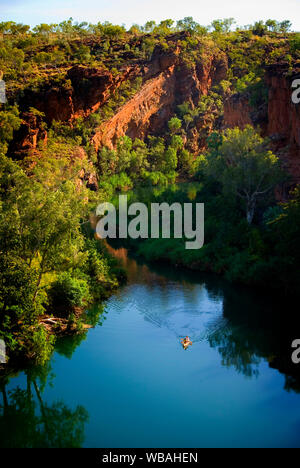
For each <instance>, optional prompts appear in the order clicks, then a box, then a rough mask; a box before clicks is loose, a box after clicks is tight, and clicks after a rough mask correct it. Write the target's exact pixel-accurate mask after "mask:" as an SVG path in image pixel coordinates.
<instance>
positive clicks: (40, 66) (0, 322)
mask: <svg viewBox="0 0 300 468" xmlns="http://www.w3.org/2000/svg"><path fill="white" fill-rule="evenodd" d="M233 25H234V20H233V19H231V18H229V19H226V20H217V21H214V22H213V23H212V24H211V25H210V26H209V27H204V26H201V25H199V24H197V23H196V22H195V21H194V20H193V19H192V18H184V19H183V20H181V21H178V22H177V24H175V23H174V22H173V21H172V20H165V21H162V22H161V23H160V24H158V25H157V24H156V23H155V22H154V21H149V22H147V23H146V24H145V25H144V26H143V27H140V26H138V25H134V26H132V27H131V29H130V30H129V31H126V30H125V29H124V27H121V26H115V25H112V24H110V23H107V22H106V23H98V24H96V25H92V24H87V23H81V24H77V23H74V22H73V21H72V19H70V20H68V21H65V22H63V23H61V24H59V25H55V24H51V25H47V24H41V25H38V26H36V27H35V28H33V29H32V30H31V29H30V27H29V26H26V25H21V24H15V23H14V22H5V23H0V69H1V70H2V72H3V73H4V78H5V81H6V90H7V98H8V102H7V103H6V104H3V105H1V107H0V338H1V337H2V338H4V339H5V342H6V344H7V347H8V354H9V356H10V358H11V359H15V358H16V357H17V358H19V359H20V358H21V357H22V358H29V359H32V360H35V361H37V362H44V361H45V360H47V358H48V357H49V354H50V352H51V350H52V346H53V341H54V338H53V333H54V334H59V333H61V332H63V331H64V332H70V333H71V332H74V331H80V330H83V329H84V322H86V317H85V316H84V315H82V313H81V312H82V310H84V309H86V308H87V306H88V304H90V303H91V302H92V301H95V300H101V299H103V298H105V297H107V295H108V294H109V293H110V292H111V291H112V290H113V289H114V288H115V287H117V286H118V284H119V283H120V281H122V280H123V279H124V277H123V272H122V271H120V270H119V269H118V268H117V266H116V264H115V262H114V261H113V260H112V259H111V258H110V257H109V256H108V255H107V253H106V251H105V249H104V247H103V246H102V245H101V244H100V243H99V242H97V241H96V240H95V239H94V237H93V232H92V230H91V229H90V228H89V224H90V216H91V213H92V211H93V209H94V208H95V206H96V204H97V203H99V202H101V201H104V200H105V201H107V200H108V199H112V198H113V197H114V195H115V194H116V193H118V192H120V191H130V190H131V189H135V191H136V193H138V195H136V196H139V197H140V198H139V201H147V202H150V201H153V200H156V201H167V202H173V201H182V202H184V201H193V202H194V203H195V202H197V201H200V202H205V204H206V224H205V231H206V233H205V236H206V240H205V246H204V247H203V249H201V250H199V251H189V252H187V251H185V250H184V244H183V242H184V240H178V239H171V240H165V239H159V240H156V241H154V240H147V241H141V242H139V243H138V244H137V243H136V242H135V247H136V248H137V249H138V251H139V253H140V254H142V255H144V256H145V257H146V258H147V259H149V260H155V259H165V260H168V261H171V262H173V263H174V264H177V265H178V264H180V265H184V266H188V267H192V268H197V269H200V270H204V271H207V270H208V271H214V272H218V273H224V274H225V275H226V277H227V278H228V279H230V280H232V281H240V282H243V283H247V284H251V285H257V286H259V285H260V286H261V285H263V286H265V285H268V286H273V287H276V288H281V289H282V291H284V292H286V293H292V294H295V293H296V292H298V291H299V280H300V278H299V261H300V257H299V256H300V251H299V246H298V242H297V240H298V239H299V238H300V236H299V234H300V233H299V226H300V223H299V221H300V219H299V217H300V195H299V194H300V192H299V189H296V190H295V191H294V192H293V194H292V196H291V199H290V201H289V202H288V203H286V204H284V205H280V204H278V203H277V202H276V200H275V197H274V188H275V187H276V186H278V184H280V183H282V182H283V181H285V180H286V175H285V174H284V172H283V171H282V169H281V168H280V163H279V160H278V158H277V157H276V156H275V154H273V153H272V151H271V150H270V147H269V141H268V140H266V139H263V138H262V137H261V136H260V135H259V133H258V132H257V131H256V130H254V129H253V128H252V127H247V128H246V129H244V130H240V129H238V128H236V129H233V130H227V131H222V129H221V127H222V125H221V123H222V116H223V106H224V100H225V98H226V97H227V96H228V95H230V94H232V93H247V96H248V97H249V102H250V104H251V106H252V107H253V108H256V107H259V106H263V105H266V101H267V91H266V87H265V85H264V81H263V74H264V69H263V66H262V65H263V64H264V65H265V64H269V65H272V64H276V63H278V62H281V63H284V64H285V66H286V67H287V69H288V70H290V71H291V72H292V70H293V67H294V66H295V64H296V63H299V59H300V36H299V34H295V33H289V29H290V27H291V25H290V23H289V21H283V22H281V23H278V22H276V21H273V20H269V21H267V22H266V23H263V22H257V23H256V24H254V25H250V26H247V27H244V28H236V30H233ZM182 33H183V34H182ZM156 47H159V48H160V50H162V51H165V52H172V51H174V50H175V48H178V47H179V50H180V52H179V53H180V58H181V60H182V61H183V63H185V65H186V67H193V66H194V65H195V63H196V62H197V61H199V59H200V58H201V60H203V61H205V59H206V56H207V53H208V51H209V53H212V52H214V53H216V54H220V55H221V54H224V53H226V54H227V56H228V58H229V70H228V74H227V78H226V80H222V81H221V82H220V83H218V84H217V85H215V86H214V87H213V88H212V89H211V90H210V92H209V93H208V94H207V95H203V96H202V97H200V99H199V101H198V102H197V103H196V104H195V103H191V102H182V103H181V104H179V105H178V106H177V108H176V110H175V112H174V115H173V116H172V117H171V118H170V119H169V120H168V122H166V125H165V131H164V132H163V134H160V135H149V136H148V137H147V138H146V139H145V140H144V141H142V140H140V139H134V140H132V139H130V138H129V137H128V136H125V137H123V138H121V139H120V140H119V141H118V142H117V143H116V145H115V148H114V149H111V148H108V147H101V148H100V149H99V151H98V152H96V150H95V148H94V146H93V145H92V143H91V138H92V136H93V133H94V131H95V129H96V128H97V127H98V126H99V125H100V124H101V123H102V122H103V121H105V120H107V119H108V118H110V117H111V116H112V115H114V113H115V111H116V110H117V109H118V108H119V107H120V106H121V105H122V104H124V103H125V102H126V101H127V100H128V99H130V97H131V96H133V95H134V94H135V93H136V92H137V91H138V90H139V89H140V88H141V86H142V79H141V77H139V76H138V77H135V78H134V79H128V80H125V81H124V82H123V83H122V84H121V85H120V86H119V87H118V89H117V90H116V91H115V93H114V94H113V95H111V96H110V98H109V99H108V100H107V101H106V102H105V104H104V105H103V106H101V107H100V108H99V109H98V110H97V111H96V112H94V113H92V114H90V115H89V116H88V117H87V118H85V119H84V118H82V117H81V118H78V119H77V120H75V121H74V122H73V123H72V125H70V124H69V123H63V122H56V121H52V122H49V121H47V119H46V118H45V115H44V114H43V113H42V112H40V111H38V110H37V109H35V108H33V107H29V108H23V107H24V104H23V102H24V101H23V97H24V96H26V93H27V92H28V91H30V92H37V91H38V90H39V89H44V88H45V87H47V86H49V85H51V86H56V87H58V88H60V89H68V88H69V87H70V86H71V84H70V81H69V80H68V78H67V71H68V70H69V69H70V68H71V67H72V66H73V65H76V64H83V65H85V66H89V67H96V68H100V69H102V70H108V71H109V72H111V73H112V74H113V75H115V76H116V75H117V74H118V73H119V70H120V69H121V68H122V66H123V65H124V64H127V65H128V64H132V63H141V62H142V63H144V62H146V61H148V60H150V59H151V56H152V54H153V51H154V50H155V48H156ZM1 75H2V73H1ZM0 78H1V77H0ZM24 111H27V112H28V111H29V112H30V113H31V115H33V116H34V117H35V118H36V119H37V121H38V122H39V128H40V129H42V130H44V131H47V144H45V142H40V143H39V144H38V146H37V148H35V150H34V151H28V154H26V156H25V157H23V158H22V159H21V160H17V159H18V158H16V155H15V154H14V151H13V150H12V149H11V148H13V147H12V146H11V143H12V142H13V141H14V136H15V134H16V131H17V130H18V129H19V128H20V127H21V125H22V122H23V120H22V119H23V117H22V112H24ZM196 127H197V128H198V130H199V128H200V132H201V137H202V140H203V141H204V144H203V148H201V151H196V152H195V151H194V150H193V148H192V147H191V145H190V141H189V135H190V132H191V130H193V129H194V128H196ZM82 155H84V156H82ZM82 171H83V173H84V174H89V173H90V172H93V171H94V172H95V173H96V175H97V179H98V184H97V192H95V191H92V190H90V189H89V188H88V187H87V180H86V178H85V177H82V176H80V174H81V173H82ZM178 181H179V182H183V184H181V185H177V184H176V182H178ZM141 186H143V187H144V192H143V193H141V192H139V187H141ZM145 187H146V190H145ZM132 196H133V197H134V195H132ZM51 317H52V319H51ZM53 317H54V318H59V319H60V320H54V318H53ZM49 318H50V321H49ZM47 320H48V322H47ZM51 320H52V322H51ZM47 323H48V324H49V323H52V325H53V324H54V325H53V326H51V331H50V332H49V327H47V326H45V324H47Z"/></svg>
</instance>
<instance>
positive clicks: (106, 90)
mask: <svg viewBox="0 0 300 468" xmlns="http://www.w3.org/2000/svg"><path fill="white" fill-rule="evenodd" d="M227 69H228V64H227V57H226V55H225V54H223V53H220V52H219V53H218V54H215V55H214V54H213V53H211V54H207V56H206V57H205V60H203V59H201V60H200V59H199V61H196V63H195V64H193V65H192V66H191V65H190V64H187V63H186V62H185V61H184V60H183V58H182V56H181V54H180V49H179V48H178V47H174V48H173V51H172V52H170V51H168V52H164V50H163V49H162V48H161V47H159V46H157V47H156V49H155V50H154V53H153V55H152V58H151V60H150V61H144V62H140V63H134V64H131V65H128V66H123V67H121V68H120V69H119V71H118V73H111V72H109V71H107V70H106V69H98V68H88V67H84V66H77V65H76V66H74V67H72V68H70V69H69V70H68V72H67V76H66V78H67V80H66V81H65V83H64V84H63V85H61V86H60V85H58V84H52V85H47V86H45V87H44V88H43V89H41V90H39V91H38V92H36V91H28V92H27V93H25V94H24V96H23V97H22V99H21V100H20V108H21V110H23V115H22V117H23V124H22V126H21V128H20V130H19V131H17V132H16V133H15V136H14V140H13V142H12V145H11V150H12V151H13V152H14V153H15V154H16V155H17V157H20V158H21V157H22V154H25V152H26V151H28V149H35V148H36V146H37V143H38V141H43V142H44V143H45V144H46V143H47V132H46V131H45V130H44V129H43V127H42V125H41V121H40V119H39V118H38V117H37V116H34V115H32V114H31V113H30V112H28V109H29V107H34V108H36V109H38V110H39V111H40V112H43V113H44V114H45V120H46V122H47V123H48V124H51V122H52V121H53V120H56V121H62V122H68V123H69V124H70V125H72V122H73V121H74V119H77V118H78V117H83V118H85V117H87V116H88V115H89V114H91V113H93V112H95V111H97V109H99V108H100V107H101V106H103V105H104V104H105V103H106V102H107V101H108V100H109V98H110V97H111V96H112V95H113V94H114V92H115V90H116V89H117V88H118V87H119V86H120V85H121V84H122V83H123V82H124V81H127V80H131V79H134V78H136V77H137V76H140V77H141V79H142V85H141V88H140V89H139V91H137V92H136V93H135V94H134V96H133V97H132V98H131V99H129V100H128V101H127V102H126V103H125V104H124V105H123V106H122V107H121V108H119V109H118V110H117V111H116V112H115V114H114V115H113V116H112V117H111V118H110V119H108V120H107V121H105V122H103V123H102V124H101V125H100V127H99V128H97V129H96V131H95V132H94V135H93V138H92V142H93V144H94V146H95V148H96V150H98V149H99V148H100V147H101V146H102V145H106V146H108V147H110V148H112V147H113V146H114V145H115V143H116V141H117V140H118V139H119V138H120V137H122V136H124V135H128V136H130V137H131V138H141V139H143V138H145V137H146V136H147V135H148V134H149V133H150V134H159V133H160V132H163V130H164V129H165V128H166V124H167V122H168V120H169V119H170V117H171V116H172V115H173V114H174V111H175V109H176V107H177V105H178V104H181V103H183V102H186V101H189V102H190V103H192V104H197V103H198V101H199V98H200V97H201V96H202V95H206V94H207V93H208V92H209V90H210V89H211V88H212V87H213V86H214V85H216V84H218V83H220V81H222V80H224V79H226V77H227ZM299 71H300V70H298V72H299ZM296 72H297V70H296ZM265 84H266V86H267V88H268V104H267V105H265V106H264V105H263V106H261V107H258V108H256V109H253V108H252V107H251V105H250V103H249V96H248V95H247V94H244V95H241V94H235V95H232V96H231V97H229V98H228V99H226V100H225V104H224V119H223V122H221V123H220V128H222V127H223V128H227V127H235V126H238V127H240V128H243V127H245V126H246V125H248V124H251V125H254V126H259V127H260V129H261V133H262V134H263V136H268V137H269V138H270V140H271V144H272V149H273V150H274V151H275V153H276V154H278V156H279V157H280V158H281V159H282V160H283V161H284V165H285V166H286V168H287V170H288V171H289V172H290V174H291V175H292V177H293V180H294V182H297V183H299V182H300V105H295V104H293V103H292V101H291V94H292V92H291V78H290V76H289V74H288V72H287V70H286V69H285V68H284V66H281V65H280V64H278V65H276V66H271V67H266V74H265ZM205 125H206V126H207V128H208V130H207V131H208V132H209V131H211V129H212V127H213V126H212V125H210V124H209V123H208V124H207V122H205V118H204V119H203V118H202V119H200V120H199V121H197V122H196V125H195V126H194V127H193V128H191V129H190V130H189V132H187V140H188V142H189V145H188V147H189V149H190V150H191V151H194V152H195V153H197V152H199V151H201V150H202V149H204V148H205V143H206V141H205V135H204V136H203V135H202V136H201V130H202V129H203V127H204V126H205ZM202 133H203V132H202Z"/></svg>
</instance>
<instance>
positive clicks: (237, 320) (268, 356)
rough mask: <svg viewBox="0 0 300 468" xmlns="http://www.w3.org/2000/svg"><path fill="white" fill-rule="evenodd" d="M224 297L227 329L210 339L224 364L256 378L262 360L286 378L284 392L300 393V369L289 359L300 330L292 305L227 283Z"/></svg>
mask: <svg viewBox="0 0 300 468" xmlns="http://www.w3.org/2000/svg"><path fill="white" fill-rule="evenodd" d="M207 287H208V288H209V284H207ZM223 295H224V296H223V317H224V319H225V320H226V323H227V327H226V328H225V329H224V328H220V330H219V331H217V332H216V333H213V334H211V336H210V337H209V342H210V344H211V346H213V347H217V348H218V351H219V352H220V354H221V356H222V362H223V364H224V365H226V366H233V367H234V368H235V369H236V370H237V371H238V372H242V373H243V374H244V375H246V376H256V375H257V365H258V363H259V362H260V360H261V359H265V360H267V361H268V362H269V365H270V367H272V368H274V369H277V370H278V371H279V372H281V373H282V374H284V375H285V389H286V390H287V391H291V390H293V391H295V392H300V366H296V365H295V364H293V363H292V360H291V354H292V351H291V343H292V341H293V340H294V339H295V338H296V336H295V333H296V335H297V330H299V329H300V327H299V318H297V316H296V315H295V314H293V310H294V306H293V305H292V304H289V303H288V301H287V300H286V299H285V300H284V301H283V299H281V298H276V297H273V296H270V295H267V294H266V293H261V294H260V293H259V292H257V291H256V292H253V291H249V290H248V289H247V288H242V287H239V288H237V287H236V286H231V285H228V284H227V285H226V284H225V285H224V287H223ZM283 311H286V313H285V316H283Z"/></svg>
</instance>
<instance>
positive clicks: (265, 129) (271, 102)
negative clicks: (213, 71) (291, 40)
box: [224, 64, 300, 183]
mask: <svg viewBox="0 0 300 468" xmlns="http://www.w3.org/2000/svg"><path fill="white" fill-rule="evenodd" d="M294 73H295V75H296V74H297V73H299V70H295V71H294ZM265 82H266V85H267V87H268V104H267V107H266V108H265V109H258V110H257V109H256V110H253V109H252V108H251V106H250V105H249V101H248V97H247V96H245V95H244V96H243V95H239V94H236V95H233V96H231V97H230V98H229V99H227V101H226V102H225V106H224V127H225V128H226V127H235V126H238V127H240V128H243V127H245V125H248V124H250V125H254V126H259V127H260V128H261V131H262V134H263V135H264V136H268V137H269V138H270V140H271V143H272V149H273V150H274V151H275V153H276V154H277V155H278V156H279V157H280V158H281V159H282V160H283V162H284V166H285V167H286V169H287V170H288V171H289V173H290V174H291V175H292V177H293V180H294V182H296V183H300V104H293V102H292V88H291V84H292V78H291V77H290V75H289V74H287V70H286V67H285V66H282V65H280V64H279V65H277V66H271V67H268V68H267V70H266V75H265Z"/></svg>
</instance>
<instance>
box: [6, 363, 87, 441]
mask: <svg viewBox="0 0 300 468" xmlns="http://www.w3.org/2000/svg"><path fill="white" fill-rule="evenodd" d="M36 371H37V370H36V369H34V371H33V372H31V370H29V371H27V372H26V378H27V384H26V389H21V388H20V387H16V388H15V389H13V390H10V391H7V390H6V383H7V382H5V381H4V380H3V381H2V382H1V384H0V390H1V393H2V397H3V405H0V434H1V436H0V446H1V447H6V448H13V447H20V448H24V447H25V448H27V447H46V448H54V447H55V448H63V447H80V446H81V445H82V443H83V440H84V424H85V423H86V421H87V419H88V413H87V411H86V410H85V408H83V407H82V406H77V408H75V410H71V409H70V408H68V407H67V406H66V405H65V404H64V403H63V402H61V401H58V402H55V403H52V404H51V405H50V404H47V403H45V402H44V401H43V396H42V389H43V388H44V384H45V380H44V379H45V375H42V376H41V380H40V385H41V386H39V384H38V378H37V376H36V375H35V374H36Z"/></svg>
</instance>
